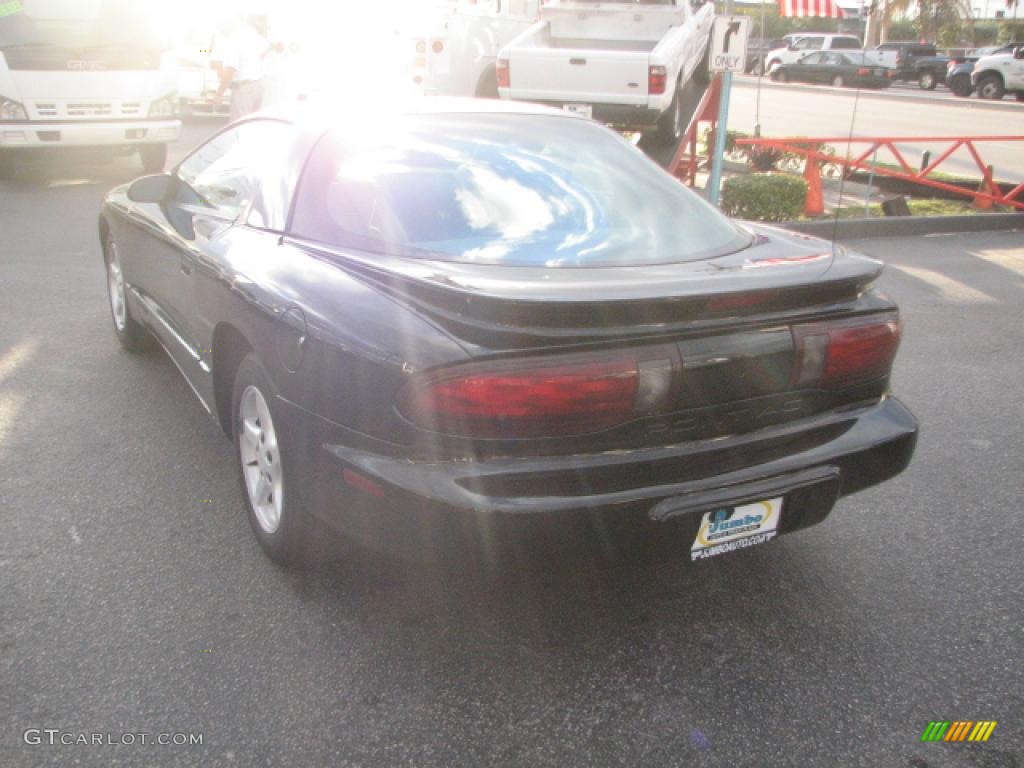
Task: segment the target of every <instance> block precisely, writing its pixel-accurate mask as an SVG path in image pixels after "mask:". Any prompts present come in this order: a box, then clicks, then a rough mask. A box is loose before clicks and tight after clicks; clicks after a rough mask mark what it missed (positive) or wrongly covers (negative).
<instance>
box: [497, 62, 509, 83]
mask: <svg viewBox="0 0 1024 768" xmlns="http://www.w3.org/2000/svg"><path fill="white" fill-rule="evenodd" d="M495 70H496V72H497V74H498V87H499V88H508V87H509V86H510V84H511V82H512V68H511V67H510V66H509V63H508V59H498V63H497V64H496V65H495Z"/></svg>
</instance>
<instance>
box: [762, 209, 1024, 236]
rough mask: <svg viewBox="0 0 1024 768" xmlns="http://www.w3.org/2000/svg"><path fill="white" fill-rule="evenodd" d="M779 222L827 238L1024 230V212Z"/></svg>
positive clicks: (784, 225)
mask: <svg viewBox="0 0 1024 768" xmlns="http://www.w3.org/2000/svg"><path fill="white" fill-rule="evenodd" d="M778 226H780V227H782V228H784V229H790V230H793V231H794V232H802V233H804V234H805V235H814V236H815V237H822V238H825V239H827V240H859V239H861V238H867V237H917V236H920V235H938V234H955V233H958V232H1001V231H1009V230H1024V213H985V214H978V215H976V216H893V217H891V218H878V219H840V220H839V221H835V220H831V221H789V222H783V223H782V224H779V225H778Z"/></svg>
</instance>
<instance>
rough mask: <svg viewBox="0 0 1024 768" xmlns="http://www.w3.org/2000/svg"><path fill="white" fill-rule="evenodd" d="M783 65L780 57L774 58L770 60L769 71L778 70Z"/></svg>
mask: <svg viewBox="0 0 1024 768" xmlns="http://www.w3.org/2000/svg"><path fill="white" fill-rule="evenodd" d="M781 66H782V62H781V61H779V60H778V59H772V60H771V61H769V62H768V71H769V72H774V71H775V70H777V69H778V68H779V67H781Z"/></svg>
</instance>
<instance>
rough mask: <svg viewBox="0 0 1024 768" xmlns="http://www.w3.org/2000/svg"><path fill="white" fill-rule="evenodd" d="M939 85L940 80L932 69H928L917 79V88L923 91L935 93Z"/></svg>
mask: <svg viewBox="0 0 1024 768" xmlns="http://www.w3.org/2000/svg"><path fill="white" fill-rule="evenodd" d="M938 84H939V78H938V77H937V76H936V75H935V73H934V72H932V71H931V70H930V69H926V70H925V71H924V72H922V73H921V76H920V77H919V78H918V79H917V87H918V88H920V89H921V90H922V91H934V90H935V86H936V85H938Z"/></svg>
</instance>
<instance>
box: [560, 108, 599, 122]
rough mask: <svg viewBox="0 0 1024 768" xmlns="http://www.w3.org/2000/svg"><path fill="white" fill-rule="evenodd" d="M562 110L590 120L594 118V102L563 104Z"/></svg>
mask: <svg viewBox="0 0 1024 768" xmlns="http://www.w3.org/2000/svg"><path fill="white" fill-rule="evenodd" d="M562 111H563V112H568V113H569V114H572V115H580V116H582V117H585V118H587V119H588V120H593V119H594V106H593V105H592V104H563V105H562Z"/></svg>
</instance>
